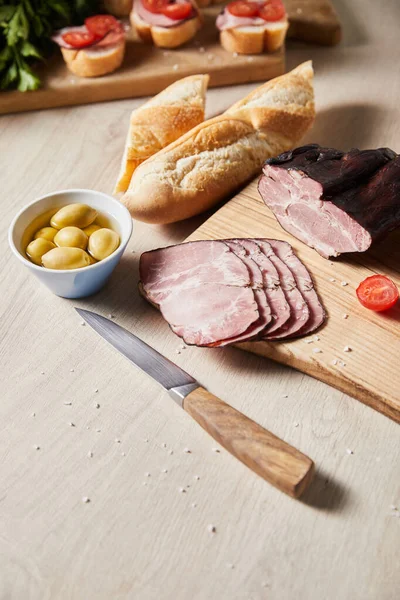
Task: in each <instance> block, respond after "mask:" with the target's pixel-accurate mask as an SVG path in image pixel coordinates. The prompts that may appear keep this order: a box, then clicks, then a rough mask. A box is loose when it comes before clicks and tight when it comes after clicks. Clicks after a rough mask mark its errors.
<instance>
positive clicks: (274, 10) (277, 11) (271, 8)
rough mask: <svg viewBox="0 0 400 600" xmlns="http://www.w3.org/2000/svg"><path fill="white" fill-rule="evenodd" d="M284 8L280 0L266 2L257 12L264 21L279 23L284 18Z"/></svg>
mask: <svg viewBox="0 0 400 600" xmlns="http://www.w3.org/2000/svg"><path fill="white" fill-rule="evenodd" d="M285 13H286V11H285V7H284V6H283V2H282V1H281V0H268V1H267V2H266V3H265V4H264V6H262V7H261V8H260V10H259V12H258V14H259V16H260V17H261V18H262V19H264V21H269V22H274V21H280V20H281V19H283V17H284V16H285Z"/></svg>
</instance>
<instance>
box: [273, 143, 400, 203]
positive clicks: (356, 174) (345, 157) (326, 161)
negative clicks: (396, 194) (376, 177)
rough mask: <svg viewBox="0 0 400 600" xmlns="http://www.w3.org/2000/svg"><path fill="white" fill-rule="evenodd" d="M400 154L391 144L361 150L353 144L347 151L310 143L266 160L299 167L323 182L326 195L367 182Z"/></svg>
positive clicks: (288, 167)
mask: <svg viewBox="0 0 400 600" xmlns="http://www.w3.org/2000/svg"><path fill="white" fill-rule="evenodd" d="M395 157H396V153H395V152H393V150H390V148H378V149H377V150H358V149H357V148H352V149H351V150H350V151H349V152H347V153H345V152H342V151H341V150H335V149H334V148H323V147H322V146H319V145H318V144H308V145H307V146H301V147H300V148H296V149H295V150H289V151H288V152H284V153H283V154H280V155H279V156H277V157H275V158H269V159H268V160H267V161H266V164H268V165H278V166H280V167H281V168H283V169H297V170H299V171H301V172H303V173H305V174H306V175H308V177H311V179H314V180H315V181H318V182H319V183H320V184H321V185H322V189H323V194H324V196H325V197H327V196H333V195H334V194H338V193H339V192H342V191H343V190H348V189H349V188H352V187H354V185H355V184H356V183H362V182H365V180H366V179H368V178H369V177H370V176H371V175H372V174H373V173H375V171H377V170H378V169H379V168H380V167H383V165H385V164H386V163H387V162H388V161H389V160H392V159H393V158H395Z"/></svg>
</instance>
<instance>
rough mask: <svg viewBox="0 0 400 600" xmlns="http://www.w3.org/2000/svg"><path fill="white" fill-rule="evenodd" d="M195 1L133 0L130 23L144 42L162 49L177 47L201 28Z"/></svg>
mask: <svg viewBox="0 0 400 600" xmlns="http://www.w3.org/2000/svg"><path fill="white" fill-rule="evenodd" d="M201 22H202V21H201V16H200V12H199V10H198V7H197V5H196V2H195V1H194V0H190V1H189V0H172V1H169V0H134V3H133V10H132V12H131V23H132V27H134V28H135V29H136V31H137V33H138V35H139V37H140V38H141V39H142V40H143V41H145V42H150V43H153V44H155V45H156V46H159V47H161V48H177V47H178V46H182V44H185V43H186V42H188V41H189V40H191V39H192V38H193V37H194V36H195V35H196V33H197V31H198V30H199V29H200V27H201Z"/></svg>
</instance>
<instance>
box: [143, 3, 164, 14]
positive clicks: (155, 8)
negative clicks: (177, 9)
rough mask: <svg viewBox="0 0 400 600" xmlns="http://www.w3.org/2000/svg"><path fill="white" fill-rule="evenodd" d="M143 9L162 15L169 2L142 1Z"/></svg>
mask: <svg viewBox="0 0 400 600" xmlns="http://www.w3.org/2000/svg"><path fill="white" fill-rule="evenodd" d="M142 4H143V7H144V8H145V9H146V10H148V11H149V12H151V13H154V14H160V13H161V12H162V10H163V8H165V7H166V6H168V4H169V2H168V0H142Z"/></svg>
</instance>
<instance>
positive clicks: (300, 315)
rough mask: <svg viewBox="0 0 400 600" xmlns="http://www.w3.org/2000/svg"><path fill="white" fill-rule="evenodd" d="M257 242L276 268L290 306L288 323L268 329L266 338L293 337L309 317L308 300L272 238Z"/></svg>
mask: <svg viewBox="0 0 400 600" xmlns="http://www.w3.org/2000/svg"><path fill="white" fill-rule="evenodd" d="M256 243H257V245H258V246H259V248H260V249H261V251H262V252H263V253H264V254H265V255H266V256H267V257H268V258H269V260H270V261H271V262H272V264H273V265H274V267H275V268H276V270H277V272H278V275H279V279H280V282H281V286H282V290H283V293H284V295H285V298H286V301H287V303H288V305H289V307H290V317H289V319H288V320H287V321H286V323H284V324H283V325H282V326H281V327H280V328H279V329H277V330H275V333H273V332H270V331H267V332H266V335H265V338H267V339H269V340H274V339H275V340H277V339H282V338H288V337H293V336H294V335H296V333H297V332H298V331H299V330H300V329H301V328H302V327H303V326H304V325H305V324H306V323H307V321H308V319H309V316H310V311H309V308H308V305H307V302H306V301H305V299H304V297H303V296H302V294H301V292H300V290H299V289H298V288H297V285H296V281H295V279H294V277H293V274H292V271H291V270H290V269H289V267H288V265H287V263H286V262H285V261H284V260H282V259H281V257H280V256H279V254H278V253H277V252H276V251H275V247H274V246H273V245H272V240H271V242H270V241H269V240H268V241H265V240H257V241H256ZM282 243H284V242H282Z"/></svg>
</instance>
